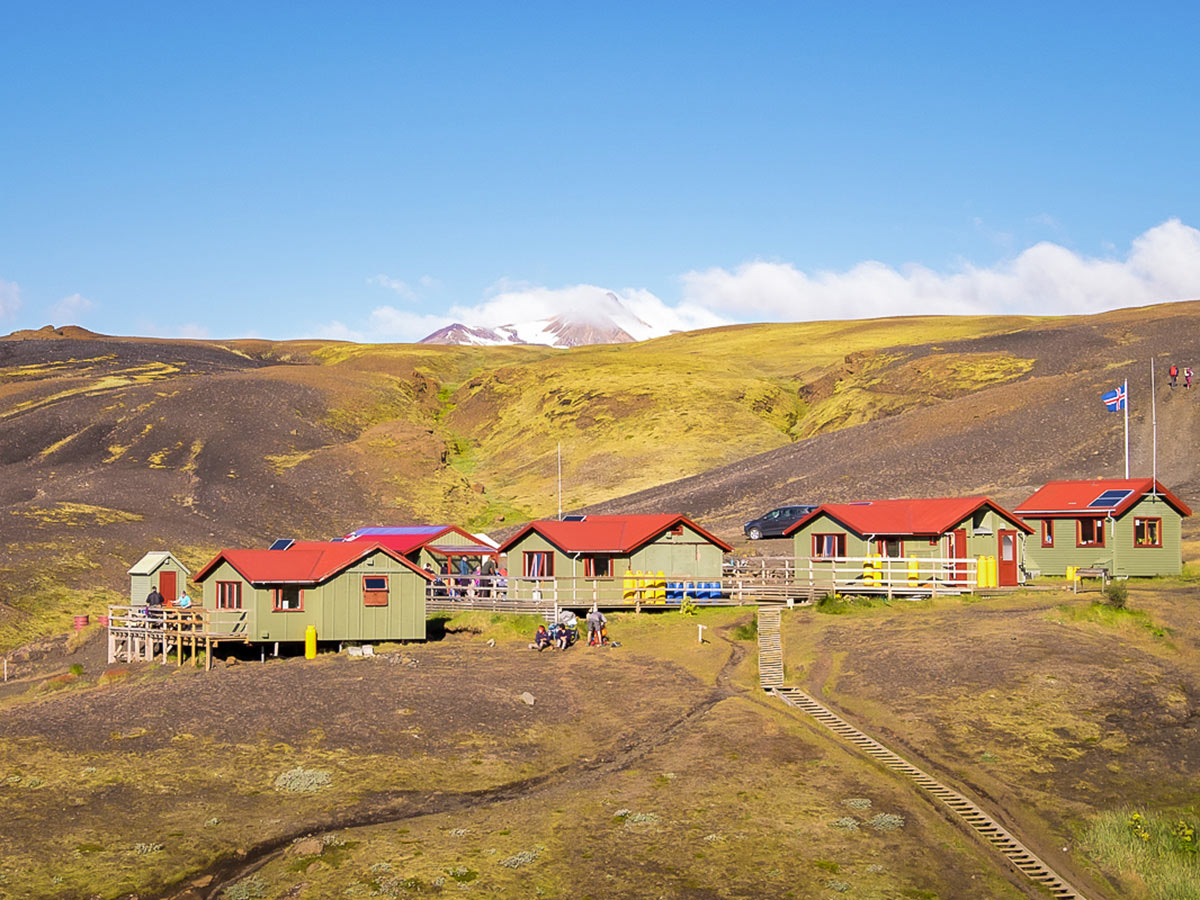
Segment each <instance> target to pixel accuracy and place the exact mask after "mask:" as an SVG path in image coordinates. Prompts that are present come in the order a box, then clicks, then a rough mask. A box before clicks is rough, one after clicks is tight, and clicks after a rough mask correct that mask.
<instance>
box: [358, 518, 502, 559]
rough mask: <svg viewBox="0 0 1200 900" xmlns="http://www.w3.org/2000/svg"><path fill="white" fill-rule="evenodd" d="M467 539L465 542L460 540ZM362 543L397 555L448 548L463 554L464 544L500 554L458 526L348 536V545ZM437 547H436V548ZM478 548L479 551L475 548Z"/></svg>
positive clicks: (485, 552) (473, 550) (431, 526)
mask: <svg viewBox="0 0 1200 900" xmlns="http://www.w3.org/2000/svg"><path fill="white" fill-rule="evenodd" d="M447 537H451V538H452V539H453V542H454V543H453V544H450V543H449V542H447V541H446V540H444V539H445V538H447ZM460 538H465V539H466V540H465V541H461V540H459V539H460ZM362 541H370V542H372V543H375V544H382V545H383V546H385V547H387V548H389V549H391V550H395V551H396V552H397V553H403V554H405V555H407V554H409V553H412V552H413V551H414V550H418V549H420V548H421V547H428V548H429V549H430V550H433V551H434V552H438V553H443V554H444V553H445V552H446V549H447V547H452V548H453V552H455V553H460V552H463V546H464V544H469V545H470V552H472V553H480V554H491V553H496V552H498V551H497V550H496V549H495V548H494V547H490V546H489V545H487V544H485V543H484V542H483V541H481V540H479V539H478V538H477V537H475V535H473V534H468V533H467V532H465V531H463V530H462V529H461V528H459V527H458V526H457V525H430V526H429V527H428V529H423V530H417V528H414V529H412V530H411V531H407V530H406V532H405V533H402V534H357V533H356V534H354V535H353V536H351V535H347V540H346V543H348V544H358V543H361V542H362ZM435 545H436V546H435ZM476 546H478V549H475V547H476Z"/></svg>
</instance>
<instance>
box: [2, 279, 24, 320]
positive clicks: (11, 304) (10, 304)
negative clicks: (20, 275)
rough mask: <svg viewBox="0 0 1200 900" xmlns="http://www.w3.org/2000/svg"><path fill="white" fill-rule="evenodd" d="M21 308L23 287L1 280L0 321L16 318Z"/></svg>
mask: <svg viewBox="0 0 1200 900" xmlns="http://www.w3.org/2000/svg"><path fill="white" fill-rule="evenodd" d="M20 308H21V286H20V285H19V284H17V283H16V282H15V281H5V280H4V279H3V278H0V319H4V318H7V317H9V316H14V315H16V313H17V310H18V309H20Z"/></svg>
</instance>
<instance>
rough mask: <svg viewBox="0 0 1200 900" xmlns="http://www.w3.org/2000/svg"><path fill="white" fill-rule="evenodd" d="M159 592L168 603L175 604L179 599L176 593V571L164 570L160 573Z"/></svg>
mask: <svg viewBox="0 0 1200 900" xmlns="http://www.w3.org/2000/svg"><path fill="white" fill-rule="evenodd" d="M158 592H159V593H160V594H162V595H163V599H164V600H166V601H167V602H168V603H174V602H175V601H176V600H177V599H178V598H179V594H178V593H177V592H176V591H175V572H174V570H170V569H164V570H163V571H161V572H159V573H158Z"/></svg>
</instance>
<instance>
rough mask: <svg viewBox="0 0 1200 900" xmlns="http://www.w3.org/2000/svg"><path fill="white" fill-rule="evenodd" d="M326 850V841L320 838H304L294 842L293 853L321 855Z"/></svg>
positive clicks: (298, 854)
mask: <svg viewBox="0 0 1200 900" xmlns="http://www.w3.org/2000/svg"><path fill="white" fill-rule="evenodd" d="M324 851H325V842H324V841H322V840H321V839H320V838H314V837H310V838H304V839H303V840H300V841H296V843H294V844H292V853H294V854H296V856H319V855H320V854H321V853H323V852H324Z"/></svg>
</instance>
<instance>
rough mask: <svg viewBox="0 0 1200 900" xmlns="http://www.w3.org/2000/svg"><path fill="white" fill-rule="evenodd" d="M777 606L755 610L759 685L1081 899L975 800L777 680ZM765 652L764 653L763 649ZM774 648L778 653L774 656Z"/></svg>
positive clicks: (1044, 880)
mask: <svg viewBox="0 0 1200 900" xmlns="http://www.w3.org/2000/svg"><path fill="white" fill-rule="evenodd" d="M779 626H780V610H779V607H766V606H764V607H762V608H760V609H759V612H758V645H759V680H760V683H761V684H762V687H763V690H765V691H767V692H768V693H770V694H771V695H773V696H775V697H778V698H779V699H780V700H782V701H783V702H784V703H786V704H787V705H788V706H791V707H794V708H796V709H799V710H801V711H802V712H805V713H807V714H808V715H810V716H812V718H813V719H815V720H816V721H817V722H819V723H820V724H821V725H823V726H825V727H826V728H828V729H829V730H830V731H832V732H833V733H834V734H836V735H837V736H838V737H840V738H842V739H843V740H845V741H847V742H849V743H850V744H852V745H853V746H855V747H857V748H858V749H859V750H861V751H862V752H863V753H865V754H867V755H868V756H870V757H871V758H872V759H874V760H876V761H878V762H880V763H882V764H883V765H884V766H886V767H887V768H888V769H891V770H892V771H893V772H896V773H897V774H899V775H901V776H903V777H905V778H907V779H908V780H909V781H911V782H912V783H913V784H915V785H916V786H917V787H918V788H919V789H920V790H922V791H924V792H925V793H927V794H929V795H930V796H931V797H933V799H934V800H935V801H937V802H938V803H941V804H942V805H943V806H945V807H946V808H947V809H948V810H949V811H950V812H951V813H953V814H954V815H955V816H956V817H957V818H958V819H959V820H961V821H962V822H963V823H965V824H966V825H967V826H968V827H969V828H970V829H971V830H972V831H974V832H975V833H976V834H978V835H979V836H980V837H982V838H984V839H985V840H986V841H988V843H990V844H991V845H992V847H993V848H995V849H996V851H998V852H999V853H1000V854H1001V855H1002V856H1003V857H1004V858H1005V859H1006V860H1007V861H1008V862H1009V863H1010V864H1011V865H1012V866H1013V867H1014V868H1015V869H1016V870H1017V871H1018V872H1020V873H1021V874H1023V875H1025V876H1027V877H1028V878H1029V879H1030V880H1032V881H1034V882H1036V883H1037V884H1039V885H1041V886H1042V887H1044V888H1045V889H1046V890H1048V891H1049V892H1050V894H1051V895H1052V896H1054V897H1058V898H1061V900H1086V898H1085V897H1084V895H1083V894H1082V893H1081V892H1080V891H1079V890H1078V889H1077V888H1075V887H1074V886H1073V885H1072V884H1071V883H1070V882H1069V881H1067V880H1066V879H1065V878H1063V877H1062V876H1061V875H1059V874H1058V873H1057V872H1055V871H1054V869H1052V868H1051V867H1050V865H1049V864H1048V863H1046V862H1045V861H1044V860H1042V859H1041V858H1039V857H1038V856H1037V855H1036V854H1035V853H1033V851H1031V850H1030V849H1029V848H1028V847H1026V846H1025V845H1024V844H1023V843H1021V841H1020V839H1018V838H1017V837H1016V836H1015V835H1014V834H1013V833H1012V832H1011V831H1009V830H1008V829H1006V828H1005V827H1004V826H1002V825H1001V824H1000V823H999V822H997V821H996V819H995V818H993V817H992V816H991V815H989V814H988V813H987V812H985V811H984V810H983V808H982V807H980V806H979V805H978V804H977V803H975V802H974V801H972V800H970V799H968V798H967V797H965V796H964V795H963V794H961V793H959V792H958V791H956V790H954V789H952V788H949V787H947V786H946V785H944V784H942V783H941V782H940V781H938V780H937V779H936V778H934V777H933V776H931V775H930V774H929V773H928V772H925V771H923V770H922V769H919V768H918V767H917V766H914V765H913V764H912V763H910V762H909V761H908V760H906V759H905V758H904V757H902V756H900V755H899V754H898V753H896V752H895V751H893V750H890V749H889V748H887V747H885V746H884V745H883V744H881V743H880V742H879V741H877V740H875V739H874V738H872V737H870V736H869V735H867V734H866V733H864V732H863V731H861V730H859V729H858V728H855V727H854V726H853V725H851V724H850V723H849V722H847V721H846V720H845V719H843V718H842V717H841V716H839V715H837V714H836V713H834V712H833V711H832V710H830V709H829V708H828V707H826V706H824V705H823V704H821V703H819V702H818V701H817V700H815V699H814V698H813V697H811V696H809V695H808V694H806V693H805V692H804V691H802V690H800V689H799V688H796V687H787V686H784V684H783V658H782V642H781V639H780V633H779ZM764 652H765V653H766V657H765V658H764V656H763V653H764ZM776 654H778V658H776Z"/></svg>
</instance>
